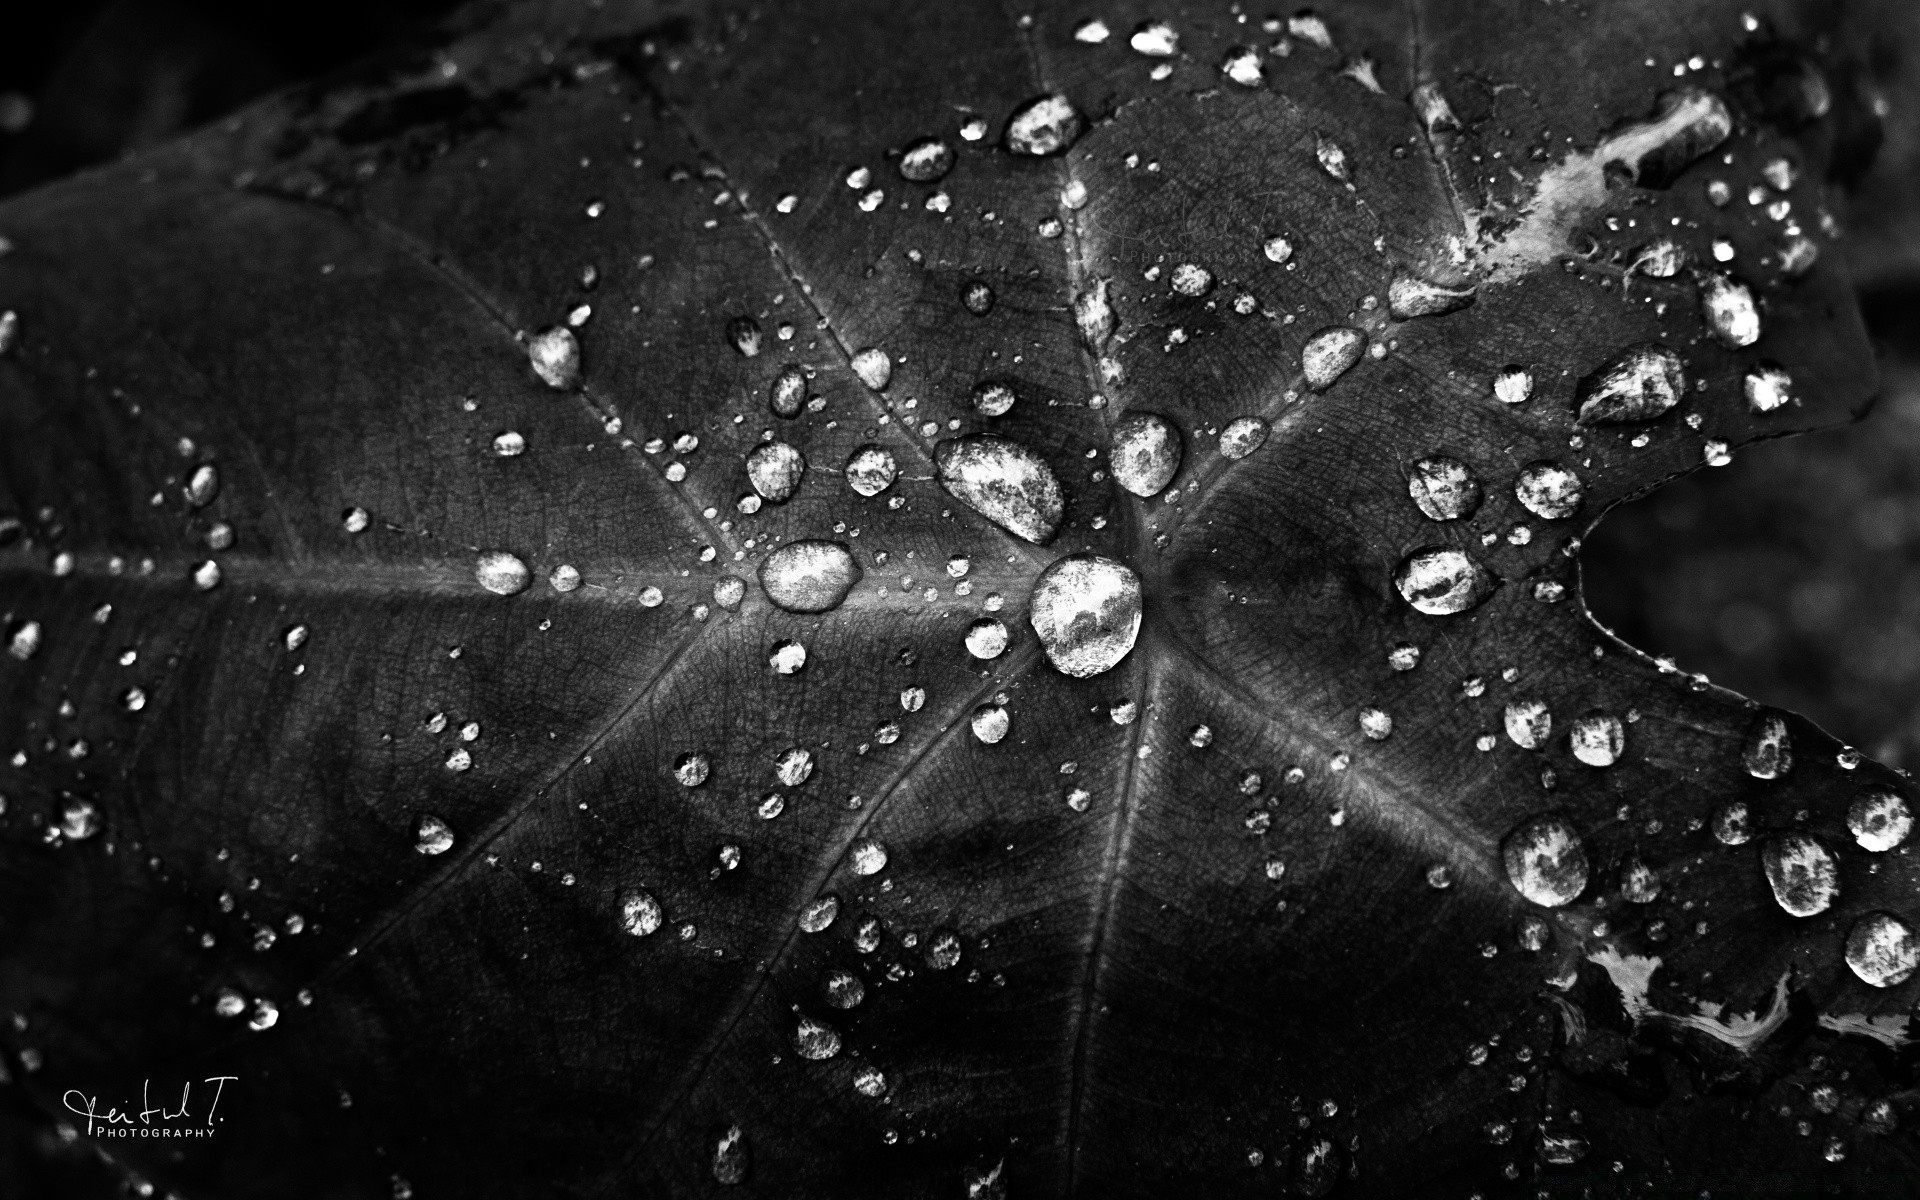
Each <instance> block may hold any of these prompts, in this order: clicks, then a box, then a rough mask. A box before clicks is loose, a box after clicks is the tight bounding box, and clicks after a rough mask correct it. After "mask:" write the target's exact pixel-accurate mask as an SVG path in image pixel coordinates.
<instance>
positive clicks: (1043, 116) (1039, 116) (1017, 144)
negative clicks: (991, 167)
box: [1006, 93, 1086, 156]
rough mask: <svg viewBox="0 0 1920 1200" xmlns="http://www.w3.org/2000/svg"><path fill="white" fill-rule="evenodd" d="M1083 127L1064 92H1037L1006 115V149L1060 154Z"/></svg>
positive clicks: (1071, 143)
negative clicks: (1032, 97)
mask: <svg viewBox="0 0 1920 1200" xmlns="http://www.w3.org/2000/svg"><path fill="white" fill-rule="evenodd" d="M1085 128H1086V122H1085V121H1083V120H1082V119H1081V117H1080V113H1079V112H1078V111H1077V110H1076V109H1075V108H1074V107H1073V104H1072V103H1071V102H1070V101H1069V100H1068V99H1067V98H1066V97H1065V96H1062V95H1060V94H1058V93H1054V94H1052V95H1048V96H1039V97H1036V98H1034V99H1032V100H1029V101H1027V102H1026V103H1025V104H1022V105H1021V106H1020V107H1019V108H1016V109H1014V110H1013V115H1012V116H1011V117H1009V118H1008V119H1007V134H1006V143H1007V149H1008V150H1010V151H1012V152H1013V153H1015V154H1030V155H1036V156H1038V155H1047V154H1061V153H1064V152H1065V151H1066V149H1067V147H1069V146H1071V145H1073V143H1074V142H1075V141H1077V140H1078V139H1079V137H1080V134H1081V132H1082V131H1083V130H1084V129H1085Z"/></svg>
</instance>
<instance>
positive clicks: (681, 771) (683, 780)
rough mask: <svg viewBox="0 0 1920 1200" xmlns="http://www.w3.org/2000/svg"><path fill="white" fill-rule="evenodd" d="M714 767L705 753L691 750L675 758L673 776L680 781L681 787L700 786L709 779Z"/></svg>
mask: <svg viewBox="0 0 1920 1200" xmlns="http://www.w3.org/2000/svg"><path fill="white" fill-rule="evenodd" d="M712 769H713V768H712V764H710V763H709V762H708V761H707V756H706V755H704V754H696V753H693V752H691V751H689V752H688V753H686V754H682V755H681V756H680V757H678V758H676V759H674V760H673V777H674V778H675V779H677V780H679V781H680V786H681V787H699V786H700V785H701V784H703V783H705V782H706V781H707V775H708V774H709V773H710V772H711V771H712Z"/></svg>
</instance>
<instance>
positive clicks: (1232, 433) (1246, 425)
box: [1220, 417, 1267, 459]
mask: <svg viewBox="0 0 1920 1200" xmlns="http://www.w3.org/2000/svg"><path fill="white" fill-rule="evenodd" d="M1266 440H1267V423H1266V422H1265V421H1262V420H1261V419H1260V418H1259V417H1236V418H1234V419H1233V420H1232V421H1231V422H1229V423H1228V424H1227V427H1226V428H1225V429H1222V430H1221V431H1220V453H1221V455H1222V456H1223V457H1226V458H1234V459H1239V458H1245V457H1246V456H1247V455H1249V454H1252V453H1253V452H1254V451H1255V450H1258V449H1259V448H1260V447H1261V445H1262V444H1264V443H1265V442H1266Z"/></svg>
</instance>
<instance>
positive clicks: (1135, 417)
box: [1107, 412, 1182, 498]
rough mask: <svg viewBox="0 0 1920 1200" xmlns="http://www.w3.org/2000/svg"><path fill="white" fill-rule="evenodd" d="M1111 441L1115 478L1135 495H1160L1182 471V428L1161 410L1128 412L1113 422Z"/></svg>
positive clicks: (1110, 459)
mask: <svg viewBox="0 0 1920 1200" xmlns="http://www.w3.org/2000/svg"><path fill="white" fill-rule="evenodd" d="M1109 441H1110V443H1111V446H1110V449H1109V450H1108V452H1107V457H1108V459H1109V461H1110V462H1111V463H1112V464H1113V478H1114V481H1115V482H1117V483H1118V484H1119V485H1120V486H1121V487H1123V488H1125V489H1127V490H1128V491H1129V492H1132V493H1133V494H1134V495H1136V496H1139V497H1142V498H1151V497H1153V496H1157V495H1159V494H1160V492H1161V491H1162V490H1164V489H1165V488H1166V486H1167V484H1168V483H1170V482H1171V481H1172V480H1173V477H1174V475H1175V473H1177V472H1178V471H1179V470H1180V458H1181V453H1182V448H1181V442H1180V431H1179V430H1178V429H1176V428H1174V425H1173V422H1171V421H1169V420H1167V419H1166V418H1165V417H1163V416H1160V415H1159V414H1158V413H1149V412H1129V413H1127V414H1125V415H1124V416H1122V417H1121V418H1120V419H1119V420H1118V421H1115V422H1114V423H1113V429H1112V431H1111V433H1110V434H1109Z"/></svg>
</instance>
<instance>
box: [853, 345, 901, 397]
mask: <svg viewBox="0 0 1920 1200" xmlns="http://www.w3.org/2000/svg"><path fill="white" fill-rule="evenodd" d="M853 373H854V374H855V375H858V376H859V377H860V382H861V383H864V384H866V385H867V387H869V388H871V389H872V390H874V391H876V392H878V391H881V390H883V389H884V388H885V387H886V386H887V384H888V382H890V381H891V380H892V379H893V360H892V359H891V358H888V357H887V352H886V351H885V350H882V349H880V348H879V347H878V346H868V347H867V348H866V349H864V350H862V351H860V352H859V353H857V354H855V355H854V356H853Z"/></svg>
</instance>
